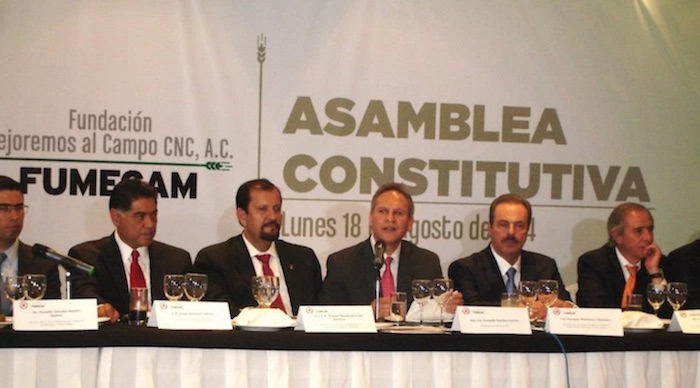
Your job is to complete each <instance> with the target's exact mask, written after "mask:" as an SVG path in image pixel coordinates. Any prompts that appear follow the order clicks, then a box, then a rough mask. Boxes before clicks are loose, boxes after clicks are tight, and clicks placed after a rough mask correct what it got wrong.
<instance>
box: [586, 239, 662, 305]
mask: <svg viewBox="0 0 700 388" xmlns="http://www.w3.org/2000/svg"><path fill="white" fill-rule="evenodd" d="M666 266H667V264H666V258H665V257H662V258H661V268H662V269H663V270H664V272H666ZM577 267H578V268H577V270H578V292H577V293H576V303H577V304H578V305H579V306H581V307H604V308H620V303H621V301H622V293H623V291H624V289H625V275H624V274H623V272H622V267H621V266H620V261H619V260H618V259H617V255H616V254H615V247H614V246H610V245H608V244H605V245H603V246H602V247H601V248H599V249H596V250H593V251H590V252H586V253H584V254H583V255H581V257H579V259H578V265H577ZM649 282H651V279H650V278H649V273H648V272H647V270H646V267H644V262H643V261H642V263H641V268H640V269H639V271H638V272H637V281H636V282H635V285H634V293H635V294H642V295H644V305H643V309H644V311H646V312H649V313H651V312H653V311H654V310H653V309H652V307H651V305H649V302H647V300H646V287H647V285H648V284H649ZM664 305H665V306H663V307H662V308H661V310H660V312H659V315H660V316H664V317H670V310H669V309H668V304H667V303H665V304H664Z"/></svg>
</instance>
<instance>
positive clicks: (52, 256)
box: [32, 244, 95, 276]
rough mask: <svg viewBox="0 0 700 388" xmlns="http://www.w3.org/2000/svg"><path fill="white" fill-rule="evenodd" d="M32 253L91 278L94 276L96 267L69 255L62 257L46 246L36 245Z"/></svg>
mask: <svg viewBox="0 0 700 388" xmlns="http://www.w3.org/2000/svg"><path fill="white" fill-rule="evenodd" d="M32 253H33V254H34V255H36V256H39V257H43V258H45V259H49V260H53V261H55V262H58V263H59V264H62V265H64V266H66V267H69V268H71V269H75V270H78V271H81V272H84V273H86V274H88V275H90V276H92V273H93V272H94V271H95V267H93V266H91V265H90V264H88V263H86V262H84V261H81V260H78V259H75V258H72V257H70V256H67V255H62V254H60V253H58V252H56V251H54V250H53V249H51V248H49V247H47V246H46V245H41V244H34V246H33V247H32Z"/></svg>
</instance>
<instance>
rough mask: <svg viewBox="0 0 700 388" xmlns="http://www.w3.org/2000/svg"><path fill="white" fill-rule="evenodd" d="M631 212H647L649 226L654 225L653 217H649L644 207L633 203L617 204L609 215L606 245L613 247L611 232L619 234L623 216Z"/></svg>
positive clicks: (623, 219) (647, 210)
mask: <svg viewBox="0 0 700 388" xmlns="http://www.w3.org/2000/svg"><path fill="white" fill-rule="evenodd" d="M633 211H645V212H647V214H649V218H651V225H652V226H653V225H654V217H653V216H652V215H651V212H650V211H649V209H647V208H646V207H644V205H641V204H638V203H634V202H625V203H622V204H619V205H617V206H616V207H615V209H613V211H612V212H611V213H610V216H609V217H608V243H610V244H613V245H614V243H615V241H614V240H613V237H612V235H613V232H619V231H620V230H621V229H623V228H624V227H625V216H627V214H629V213H630V212H633Z"/></svg>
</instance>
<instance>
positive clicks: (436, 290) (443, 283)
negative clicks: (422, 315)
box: [430, 279, 453, 326]
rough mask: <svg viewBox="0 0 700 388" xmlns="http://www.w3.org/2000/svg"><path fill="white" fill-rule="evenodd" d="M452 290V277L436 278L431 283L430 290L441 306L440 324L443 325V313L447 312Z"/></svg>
mask: <svg viewBox="0 0 700 388" xmlns="http://www.w3.org/2000/svg"><path fill="white" fill-rule="evenodd" d="M452 290H453V286H452V279H435V280H433V283H432V284H431V287H430V291H431V293H432V295H433V298H434V299H435V301H436V302H437V304H438V306H440V326H442V325H443V320H442V315H443V313H444V312H445V306H446V305H447V303H448V302H449V301H450V299H452Z"/></svg>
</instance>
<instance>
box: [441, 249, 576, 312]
mask: <svg viewBox="0 0 700 388" xmlns="http://www.w3.org/2000/svg"><path fill="white" fill-rule="evenodd" d="M520 272H521V273H520V280H542V279H552V280H556V281H557V282H559V299H564V300H571V297H570V296H569V293H568V292H567V291H566V289H565V288H564V282H563V281H562V280H561V275H559V269H558V268H557V263H556V262H555V261H554V259H552V258H550V257H547V256H544V255H541V254H539V253H535V252H529V251H522V253H521V254H520ZM448 274H449V277H450V279H452V280H453V281H454V283H455V290H457V291H459V292H461V293H462V295H463V297H464V304H465V305H492V306H499V305H500V304H501V293H503V292H506V285H505V283H504V282H503V276H502V275H501V271H500V270H499V269H498V264H497V263H496V257H494V255H493V252H491V246H490V245H489V246H487V247H486V249H484V250H482V251H481V252H477V253H474V254H472V255H471V256H467V257H464V258H461V259H459V260H456V261H454V262H452V264H450V268H449V270H448Z"/></svg>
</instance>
